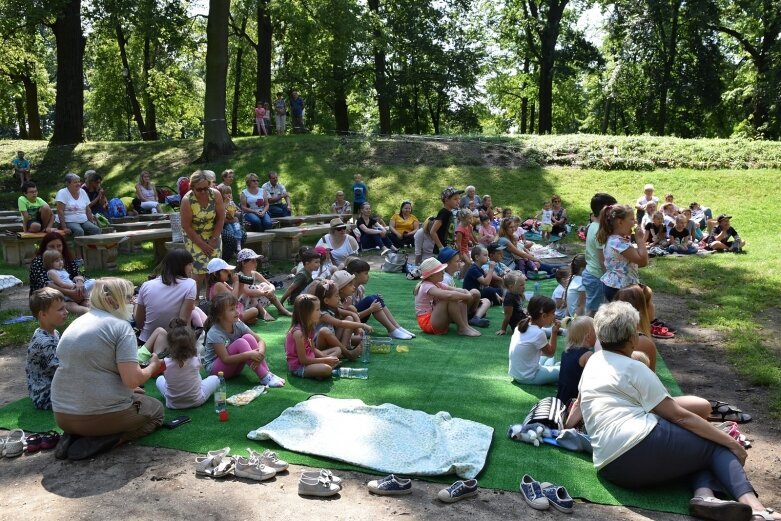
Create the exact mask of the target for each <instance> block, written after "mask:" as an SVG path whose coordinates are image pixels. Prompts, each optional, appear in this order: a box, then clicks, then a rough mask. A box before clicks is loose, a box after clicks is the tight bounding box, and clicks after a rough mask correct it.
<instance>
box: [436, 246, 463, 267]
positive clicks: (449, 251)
mask: <svg viewBox="0 0 781 521" xmlns="http://www.w3.org/2000/svg"><path fill="white" fill-rule="evenodd" d="M456 255H458V252H457V251H456V250H454V249H453V248H451V247H450V246H445V247H444V248H442V249H441V250H439V255H438V256H437V260H438V261H439V262H441V263H442V264H447V263H448V262H450V259H452V258H453V257H455V256H456Z"/></svg>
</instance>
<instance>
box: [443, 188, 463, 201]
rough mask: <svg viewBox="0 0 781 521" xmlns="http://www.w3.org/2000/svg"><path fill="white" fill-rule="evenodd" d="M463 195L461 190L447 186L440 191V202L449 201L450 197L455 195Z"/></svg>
mask: <svg viewBox="0 0 781 521" xmlns="http://www.w3.org/2000/svg"><path fill="white" fill-rule="evenodd" d="M463 193H464V191H463V190H456V189H455V188H453V187H452V186H448V187H447V188H445V189H444V190H442V200H443V201H444V200H445V199H450V198H451V197H453V196H454V195H456V194H459V195H460V194H463Z"/></svg>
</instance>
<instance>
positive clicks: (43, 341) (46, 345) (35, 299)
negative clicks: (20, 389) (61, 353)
mask: <svg viewBox="0 0 781 521" xmlns="http://www.w3.org/2000/svg"><path fill="white" fill-rule="evenodd" d="M30 311H31V312H32V314H33V316H34V317H35V318H36V319H37V320H38V329H36V330H35V332H34V333H33V336H32V338H31V339H30V343H29V345H28V346H27V360H26V362H25V367H24V370H25V373H27V392H28V393H29V394H30V400H32V402H33V405H34V406H35V408H36V409H43V410H49V409H51V408H52V401H51V387H52V379H53V378H54V372H55V371H56V370H57V366H58V365H60V362H59V360H57V353H56V351H57V343H58V342H59V341H60V334H59V333H58V332H57V327H58V326H61V325H62V324H63V323H64V322H65V319H66V318H67V317H68V311H67V310H66V309H65V297H64V296H63V295H62V293H60V292H59V291H57V290H56V289H54V288H41V289H38V290H35V291H33V293H32V295H30Z"/></svg>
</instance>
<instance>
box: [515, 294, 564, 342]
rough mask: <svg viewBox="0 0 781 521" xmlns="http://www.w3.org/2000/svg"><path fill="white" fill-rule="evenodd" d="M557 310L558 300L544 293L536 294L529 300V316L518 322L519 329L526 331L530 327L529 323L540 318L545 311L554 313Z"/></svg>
mask: <svg viewBox="0 0 781 521" xmlns="http://www.w3.org/2000/svg"><path fill="white" fill-rule="evenodd" d="M554 311H556V302H554V300H553V299H552V298H550V297H546V296H544V295H534V296H533V297H532V298H531V300H529V306H528V313H529V316H528V317H526V319H524V320H523V322H521V323H520V324H518V331H520V332H521V333H525V332H526V330H527V329H529V324H530V323H531V322H533V321H534V320H538V319H539V318H540V317H541V316H542V314H543V313H552V312H554Z"/></svg>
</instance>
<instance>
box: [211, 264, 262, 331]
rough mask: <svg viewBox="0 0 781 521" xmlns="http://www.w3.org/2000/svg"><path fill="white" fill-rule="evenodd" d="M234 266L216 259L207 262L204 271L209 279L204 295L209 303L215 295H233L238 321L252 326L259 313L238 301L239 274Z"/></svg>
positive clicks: (256, 309)
mask: <svg viewBox="0 0 781 521" xmlns="http://www.w3.org/2000/svg"><path fill="white" fill-rule="evenodd" d="M235 270H236V266H231V265H230V264H228V263H227V262H225V261H224V260H223V259H220V258H216V259H212V260H210V261H209V264H207V265H206V271H207V272H208V273H209V278H208V279H206V295H207V297H208V299H209V302H211V301H212V300H214V298H215V297H216V296H217V295H225V294H228V295H233V296H234V297H236V299H237V306H238V313H239V320H241V321H243V322H244V323H245V324H254V323H255V322H257V321H258V315H259V313H260V311H259V310H258V308H257V307H254V306H253V307H250V308H245V307H244V304H243V303H242V302H241V301H240V300H238V298H239V295H240V294H241V293H240V288H241V284H239V274H238V273H236V272H235Z"/></svg>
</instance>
